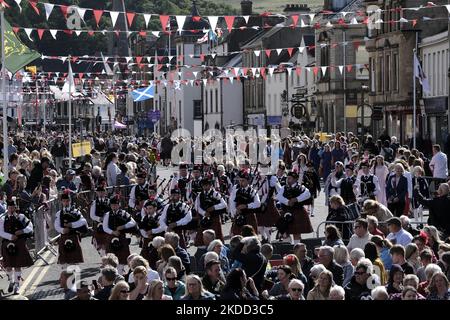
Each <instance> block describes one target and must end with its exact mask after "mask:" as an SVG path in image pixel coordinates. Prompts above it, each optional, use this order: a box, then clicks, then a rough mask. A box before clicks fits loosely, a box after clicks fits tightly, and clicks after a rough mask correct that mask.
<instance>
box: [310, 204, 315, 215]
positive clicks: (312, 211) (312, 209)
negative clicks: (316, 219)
mask: <svg viewBox="0 0 450 320" xmlns="http://www.w3.org/2000/svg"><path fill="white" fill-rule="evenodd" d="M310 212H311V215H313V214H314V206H313V205H311V209H310Z"/></svg>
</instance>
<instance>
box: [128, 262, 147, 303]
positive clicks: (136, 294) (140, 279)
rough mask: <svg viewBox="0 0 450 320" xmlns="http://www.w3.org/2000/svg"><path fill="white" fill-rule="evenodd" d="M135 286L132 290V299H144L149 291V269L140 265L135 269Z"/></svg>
mask: <svg viewBox="0 0 450 320" xmlns="http://www.w3.org/2000/svg"><path fill="white" fill-rule="evenodd" d="M133 278H134V283H135V287H134V289H133V290H132V291H131V292H130V297H129V299H130V300H142V299H144V297H145V296H146V295H147V293H148V281H147V269H146V268H145V267H144V266H138V267H136V268H134V270H133Z"/></svg>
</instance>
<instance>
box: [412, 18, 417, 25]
mask: <svg viewBox="0 0 450 320" xmlns="http://www.w3.org/2000/svg"><path fill="white" fill-rule="evenodd" d="M416 24H417V19H414V20H413V21H412V26H413V27H415V26H416Z"/></svg>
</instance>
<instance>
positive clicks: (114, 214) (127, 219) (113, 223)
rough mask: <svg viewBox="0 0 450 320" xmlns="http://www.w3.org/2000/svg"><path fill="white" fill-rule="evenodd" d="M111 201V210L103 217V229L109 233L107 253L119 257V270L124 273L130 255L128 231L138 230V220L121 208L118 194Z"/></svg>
mask: <svg viewBox="0 0 450 320" xmlns="http://www.w3.org/2000/svg"><path fill="white" fill-rule="evenodd" d="M109 203H110V205H111V211H109V212H107V213H106V214H105V216H104V217H103V230H105V232H106V233H107V234H108V235H109V237H108V245H107V247H106V253H114V254H115V255H116V256H117V258H119V265H118V267H117V270H118V271H119V273H120V274H122V273H123V268H124V266H125V265H126V264H127V258H128V256H129V255H130V242H131V239H130V238H127V233H134V232H135V231H136V221H135V220H134V219H133V217H132V216H131V214H129V213H128V212H126V211H125V210H123V209H120V199H119V197H118V196H117V195H116V196H114V197H112V198H111V200H110V201H109Z"/></svg>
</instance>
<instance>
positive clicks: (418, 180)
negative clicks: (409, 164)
mask: <svg viewBox="0 0 450 320" xmlns="http://www.w3.org/2000/svg"><path fill="white" fill-rule="evenodd" d="M424 174H425V171H424V170H423V168H422V167H421V166H415V167H414V168H413V169H412V176H413V180H412V184H413V190H414V191H413V199H412V200H413V201H412V208H413V213H414V220H415V221H422V220H423V205H422V204H421V203H420V202H419V199H418V198H419V196H418V194H419V195H421V196H422V197H423V198H425V199H429V198H430V188H429V185H428V182H427V180H426V179H425V178H424V177H423V175H424Z"/></svg>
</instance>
